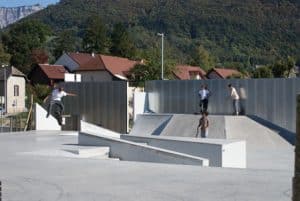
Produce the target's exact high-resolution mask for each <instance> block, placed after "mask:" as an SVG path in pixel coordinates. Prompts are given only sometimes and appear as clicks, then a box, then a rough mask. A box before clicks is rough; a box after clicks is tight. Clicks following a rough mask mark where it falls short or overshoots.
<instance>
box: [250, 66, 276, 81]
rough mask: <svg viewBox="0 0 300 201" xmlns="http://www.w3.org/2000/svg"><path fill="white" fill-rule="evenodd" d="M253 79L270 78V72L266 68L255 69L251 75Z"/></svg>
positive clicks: (271, 75)
mask: <svg viewBox="0 0 300 201" xmlns="http://www.w3.org/2000/svg"><path fill="white" fill-rule="evenodd" d="M252 77H253V78H272V77H273V74H272V70H271V69H270V68H269V67H268V66H263V67H260V68H257V69H255V70H254V71H253V73H252Z"/></svg>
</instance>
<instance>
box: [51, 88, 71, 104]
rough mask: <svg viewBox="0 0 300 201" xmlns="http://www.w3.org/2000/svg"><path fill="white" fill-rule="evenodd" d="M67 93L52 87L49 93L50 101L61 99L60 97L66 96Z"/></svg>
mask: <svg viewBox="0 0 300 201" xmlns="http://www.w3.org/2000/svg"><path fill="white" fill-rule="evenodd" d="M66 95H67V93H66V92H64V91H59V90H58V89H54V90H53V91H52V94H51V100H52V101H61V98H62V97H64V96H66Z"/></svg>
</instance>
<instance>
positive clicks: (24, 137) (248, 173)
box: [0, 131, 293, 201]
mask: <svg viewBox="0 0 300 201" xmlns="http://www.w3.org/2000/svg"><path fill="white" fill-rule="evenodd" d="M76 147H77V133H74V132H59V131H57V132H47V131H43V132H42V131H39V132H37V131H36V132H34V131H33V132H25V133H24V132H23V133H18V134H0V180H1V181H2V199H3V200H5V201H19V200H20V201H27V200H28V201H39V200H43V201H48V200H49V201H55V200H58V201H61V200H72V201H74V200H75V201H77V200H78V201H79V200H80V201H82V200H84V201H90V200H101V201H127V200H128V201H201V200H204V201H240V200H241V201H269V200H270V201H271V200H272V201H274V200H276V201H288V200H291V187H292V176H293V170H292V169H293V168H292V167H289V168H273V169H271V170H270V169H254V168H249V169H226V168H209V167H205V168H203V167H199V166H186V165H168V164H156V163H139V162H125V161H117V160H110V159H98V158H95V157H93V158H80V157H76V156H72V154H71V155H70V152H69V153H68V154H63V153H64V150H70V149H73V150H74V149H76ZM66 152H67V151H66ZM289 158H290V159H291V160H292V159H293V155H289ZM279 163H280V159H278V160H276V161H273V166H274V167H277V166H278V165H279Z"/></svg>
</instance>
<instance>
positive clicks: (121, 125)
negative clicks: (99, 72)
mask: <svg viewBox="0 0 300 201" xmlns="http://www.w3.org/2000/svg"><path fill="white" fill-rule="evenodd" d="M64 88H65V91H67V92H70V93H75V94H77V97H71V96H67V97H65V98H64V105H65V113H66V114H71V115H80V117H81V119H83V120H85V121H87V122H90V123H93V124H97V125H101V126H103V127H104V128H108V129H111V130H113V131H117V132H120V133H126V132H127V125H128V116H127V115H128V114H127V83H126V82H122V81H120V82H118V81H113V82H86V83H65V84H64Z"/></svg>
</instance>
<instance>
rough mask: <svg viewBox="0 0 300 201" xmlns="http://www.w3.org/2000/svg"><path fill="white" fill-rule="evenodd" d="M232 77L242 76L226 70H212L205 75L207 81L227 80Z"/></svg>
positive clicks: (236, 72) (234, 71)
mask: <svg viewBox="0 0 300 201" xmlns="http://www.w3.org/2000/svg"><path fill="white" fill-rule="evenodd" d="M232 76H242V74H241V73H240V72H239V71H237V70H235V69H228V68H212V69H211V70H210V71H208V72H207V74H206V77H207V78H208V79H227V78H230V77H232Z"/></svg>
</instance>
